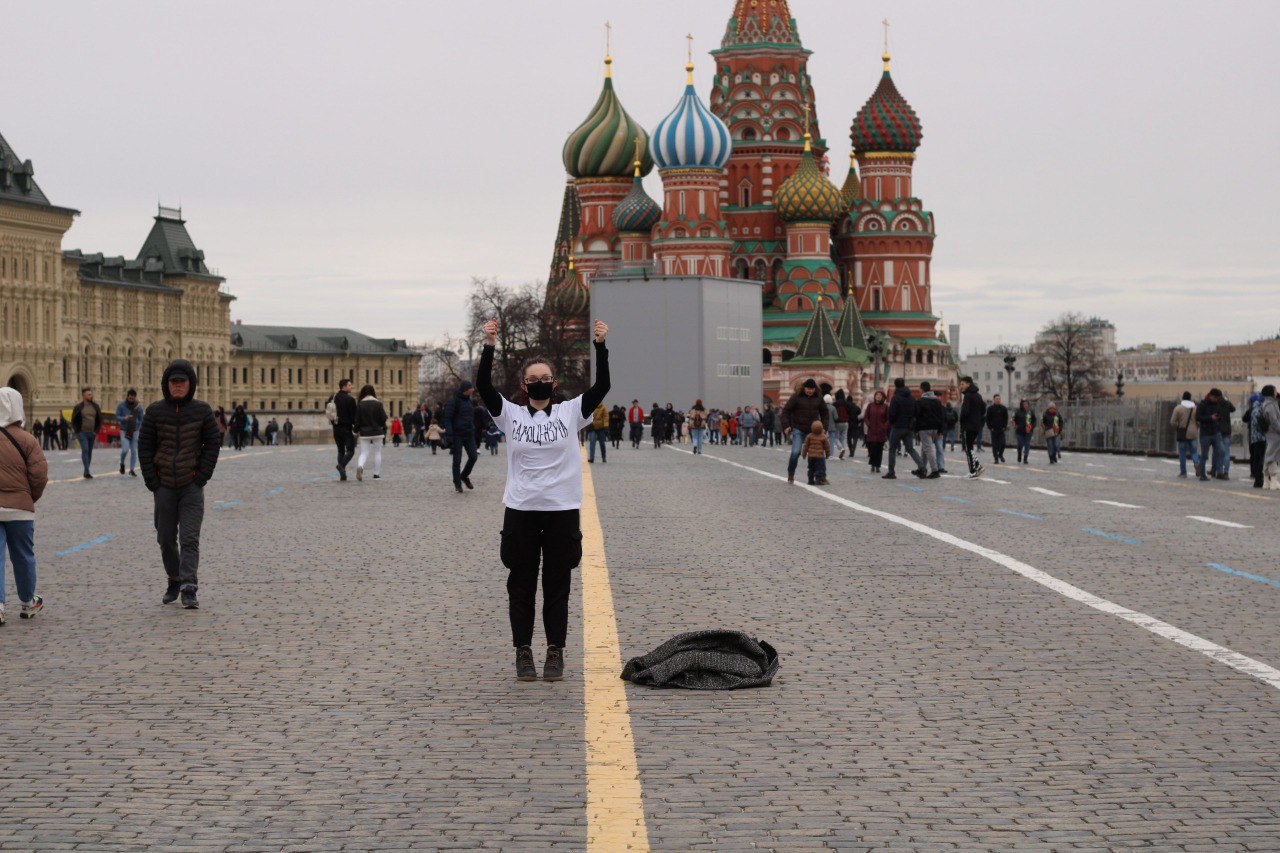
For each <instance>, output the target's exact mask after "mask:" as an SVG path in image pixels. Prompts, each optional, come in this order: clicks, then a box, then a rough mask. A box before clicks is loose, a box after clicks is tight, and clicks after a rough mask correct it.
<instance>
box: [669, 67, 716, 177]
mask: <svg viewBox="0 0 1280 853" xmlns="http://www.w3.org/2000/svg"><path fill="white" fill-rule="evenodd" d="M685 70H686V71H687V72H689V80H688V82H687V83H686V85H685V90H684V95H683V96H682V97H681V98H680V102H679V103H678V104H676V108H675V109H674V110H672V111H671V112H670V113H669V114H668V115H667V117H666V118H664V119H663V120H662V121H661V122H659V123H658V127H657V128H656V129H655V130H654V132H653V139H652V140H651V141H650V143H649V146H650V151H651V153H652V154H653V160H654V162H655V163H657V164H658V168H659V169H723V168H724V165H725V164H726V163H728V162H729V155H730V154H732V153H733V142H732V140H731V139H730V137H729V128H727V127H725V125H724V122H722V121H721V120H720V119H718V118H716V116H715V114H714V113H712V112H711V110H709V109H707V107H706V105H704V104H703V103H702V101H701V100H699V99H698V93H697V91H695V90H694V88H693V63H689V64H688V65H686V66H685Z"/></svg>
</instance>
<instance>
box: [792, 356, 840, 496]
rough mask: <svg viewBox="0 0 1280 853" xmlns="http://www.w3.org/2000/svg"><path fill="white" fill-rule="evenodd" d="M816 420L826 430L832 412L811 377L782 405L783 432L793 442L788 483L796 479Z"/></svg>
mask: <svg viewBox="0 0 1280 853" xmlns="http://www.w3.org/2000/svg"><path fill="white" fill-rule="evenodd" d="M814 421H818V422H820V423H822V424H824V427H823V429H824V430H825V429H826V427H825V425H826V424H830V423H831V413H830V411H829V410H828V409H827V404H826V403H824V402H822V396H821V395H820V394H819V393H818V383H817V382H816V381H815V380H814V379H813V377H809V378H808V379H806V380H805V381H804V382H803V383H802V384H801V386H800V388H799V389H798V390H797V391H796V392H795V393H794V394H792V395H791V397H790V399H788V400H787V404H786V405H785V406H783V407H782V434H783V436H784V437H785V438H786V439H787V440H788V441H790V442H791V457H790V458H789V459H788V460H787V482H788V483H794V482H795V481H796V467H797V466H798V465H799V464H800V455H801V453H803V452H804V440H805V438H807V437H808V435H809V430H811V429H812V428H813V422H814Z"/></svg>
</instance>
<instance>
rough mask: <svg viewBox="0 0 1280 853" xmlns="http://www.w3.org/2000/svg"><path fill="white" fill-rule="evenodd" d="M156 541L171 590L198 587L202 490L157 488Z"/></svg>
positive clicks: (202, 504)
mask: <svg viewBox="0 0 1280 853" xmlns="http://www.w3.org/2000/svg"><path fill="white" fill-rule="evenodd" d="M155 502H156V514H155V522H156V540H157V541H158V542H159V543H160V558H161V559H162V560H163V561H164V573H165V574H166V575H168V576H169V585H170V586H171V587H179V588H185V587H191V588H192V589H193V590H194V589H195V588H196V586H197V585H198V584H199V581H198V580H197V578H196V571H197V570H198V569H199V568H200V525H201V524H202V523H203V522H204V489H203V488H201V487H200V486H197V485H196V484H195V483H192V484H190V485H187V486H183V487H182V488H181V489H169V488H166V487H164V486H160V487H159V488H158V489H156V491H155Z"/></svg>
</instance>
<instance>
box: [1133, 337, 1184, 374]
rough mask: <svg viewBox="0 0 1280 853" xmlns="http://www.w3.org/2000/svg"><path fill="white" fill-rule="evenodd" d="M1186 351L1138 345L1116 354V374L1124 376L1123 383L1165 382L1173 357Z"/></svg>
mask: <svg viewBox="0 0 1280 853" xmlns="http://www.w3.org/2000/svg"><path fill="white" fill-rule="evenodd" d="M1186 351H1187V348H1186V347H1167V348H1166V347H1157V346H1156V345H1155V344H1139V345H1138V346H1136V347H1132V348H1130V349H1123V350H1120V351H1119V352H1118V353H1116V372H1117V373H1123V374H1124V381H1125V382H1165V381H1168V379H1169V376H1170V368H1171V366H1172V364H1173V356H1174V355H1175V354H1177V353H1185V352H1186Z"/></svg>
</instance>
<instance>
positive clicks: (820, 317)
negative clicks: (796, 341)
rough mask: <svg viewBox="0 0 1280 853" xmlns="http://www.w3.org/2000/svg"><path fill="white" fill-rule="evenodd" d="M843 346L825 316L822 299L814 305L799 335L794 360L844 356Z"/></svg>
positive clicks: (825, 311) (825, 310)
mask: <svg viewBox="0 0 1280 853" xmlns="http://www.w3.org/2000/svg"><path fill="white" fill-rule="evenodd" d="M844 357H845V354H844V348H843V347H841V346H840V342H839V341H838V340H836V333H835V332H834V331H833V330H832V328H831V321H830V320H829V319H828V318H827V309H826V308H824V307H823V305H822V301H821V300H818V304H817V305H815V306H814V309H813V315H812V316H811V317H809V325H808V326H807V327H806V328H805V330H804V334H803V335H801V336H800V345H799V346H798V347H796V357H795V359H792V360H793V361H795V360H800V359H815V358H840V359H842V358H844Z"/></svg>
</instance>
